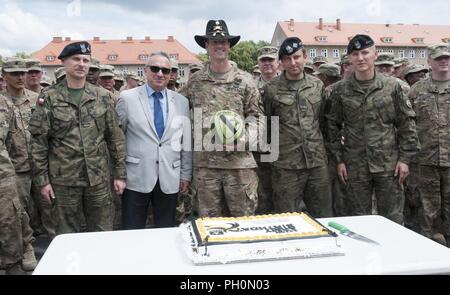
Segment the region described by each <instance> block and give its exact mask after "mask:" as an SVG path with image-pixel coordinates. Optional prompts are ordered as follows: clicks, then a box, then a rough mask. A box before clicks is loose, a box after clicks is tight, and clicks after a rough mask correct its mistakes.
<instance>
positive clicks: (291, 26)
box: [288, 18, 294, 32]
mask: <svg viewBox="0 0 450 295" xmlns="http://www.w3.org/2000/svg"><path fill="white" fill-rule="evenodd" d="M288 29H289V31H292V32H293V31H294V19H293V18H291V19H290V20H289V25H288Z"/></svg>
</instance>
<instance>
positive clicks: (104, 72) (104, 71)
mask: <svg viewBox="0 0 450 295" xmlns="http://www.w3.org/2000/svg"><path fill="white" fill-rule="evenodd" d="M98 77H99V78H100V77H114V66H111V65H101V66H100V74H99V75H98Z"/></svg>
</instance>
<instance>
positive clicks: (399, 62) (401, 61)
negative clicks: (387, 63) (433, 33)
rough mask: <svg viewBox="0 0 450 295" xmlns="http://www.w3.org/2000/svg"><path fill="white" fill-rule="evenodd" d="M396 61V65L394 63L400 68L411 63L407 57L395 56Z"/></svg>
mask: <svg viewBox="0 0 450 295" xmlns="http://www.w3.org/2000/svg"><path fill="white" fill-rule="evenodd" d="M394 63H395V65H394V67H395V68H398V67H400V66H402V65H405V66H407V65H409V59H407V58H406V57H399V58H394Z"/></svg>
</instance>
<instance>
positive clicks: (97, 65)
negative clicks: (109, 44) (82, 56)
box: [89, 57, 100, 70]
mask: <svg viewBox="0 0 450 295" xmlns="http://www.w3.org/2000/svg"><path fill="white" fill-rule="evenodd" d="M89 69H97V70H100V61H99V60H98V59H96V58H95V57H92V58H91V65H90V66H89Z"/></svg>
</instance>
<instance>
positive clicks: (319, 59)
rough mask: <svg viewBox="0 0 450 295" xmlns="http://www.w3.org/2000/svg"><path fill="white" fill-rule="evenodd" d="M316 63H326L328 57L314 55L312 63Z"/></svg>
mask: <svg viewBox="0 0 450 295" xmlns="http://www.w3.org/2000/svg"><path fill="white" fill-rule="evenodd" d="M316 63H323V64H326V63H328V59H327V58H326V57H325V56H321V55H320V56H316V57H315V58H314V59H313V64H316Z"/></svg>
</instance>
